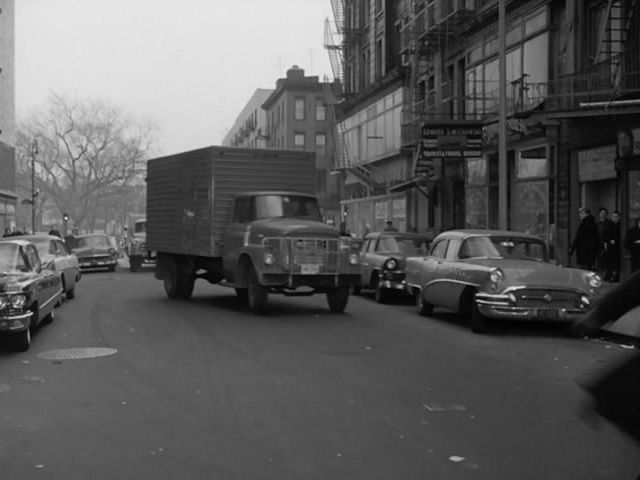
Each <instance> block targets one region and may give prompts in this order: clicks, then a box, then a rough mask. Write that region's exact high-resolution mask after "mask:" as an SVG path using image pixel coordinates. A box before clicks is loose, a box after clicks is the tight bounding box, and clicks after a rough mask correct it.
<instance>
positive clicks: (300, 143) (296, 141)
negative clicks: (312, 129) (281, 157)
mask: <svg viewBox="0 0 640 480" xmlns="http://www.w3.org/2000/svg"><path fill="white" fill-rule="evenodd" d="M293 145H294V146H296V147H304V145H305V135H304V133H294V134H293Z"/></svg>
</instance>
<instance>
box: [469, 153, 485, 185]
mask: <svg viewBox="0 0 640 480" xmlns="http://www.w3.org/2000/svg"><path fill="white" fill-rule="evenodd" d="M486 184H487V159H486V157H482V158H470V159H467V185H486Z"/></svg>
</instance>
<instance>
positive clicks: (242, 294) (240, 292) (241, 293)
mask: <svg viewBox="0 0 640 480" xmlns="http://www.w3.org/2000/svg"><path fill="white" fill-rule="evenodd" d="M236 295H237V296H238V298H239V299H240V301H241V302H242V303H247V299H248V297H249V293H248V292H247V289H246V288H236Z"/></svg>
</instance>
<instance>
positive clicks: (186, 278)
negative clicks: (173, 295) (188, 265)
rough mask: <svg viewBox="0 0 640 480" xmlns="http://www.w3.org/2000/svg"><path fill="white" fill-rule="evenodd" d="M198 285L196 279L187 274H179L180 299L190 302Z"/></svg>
mask: <svg viewBox="0 0 640 480" xmlns="http://www.w3.org/2000/svg"><path fill="white" fill-rule="evenodd" d="M195 283H196V279H195V277H194V276H193V275H192V274H190V273H187V272H184V271H183V272H180V271H179V272H178V298H181V299H183V300H189V299H190V298H191V295H192V294H193V287H194V285H195Z"/></svg>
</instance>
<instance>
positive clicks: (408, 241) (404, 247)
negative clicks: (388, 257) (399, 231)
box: [378, 235, 429, 255]
mask: <svg viewBox="0 0 640 480" xmlns="http://www.w3.org/2000/svg"><path fill="white" fill-rule="evenodd" d="M428 243H429V241H428V240H427V239H426V238H420V237H403V236H399V235H394V236H383V237H380V241H379V243H378V251H379V252H385V253H404V254H407V255H424V253H425V252H426V251H427V245H428Z"/></svg>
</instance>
